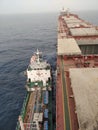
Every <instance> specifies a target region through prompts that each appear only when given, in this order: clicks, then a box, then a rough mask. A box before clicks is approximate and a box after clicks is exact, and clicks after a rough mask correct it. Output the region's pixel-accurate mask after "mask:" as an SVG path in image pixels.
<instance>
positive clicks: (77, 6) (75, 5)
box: [0, 0, 98, 14]
mask: <svg viewBox="0 0 98 130" xmlns="http://www.w3.org/2000/svg"><path fill="white" fill-rule="evenodd" d="M62 7H65V8H69V9H70V10H98V9H97V8H98V0H0V14H4V13H39V12H54V11H57V12H59V11H60V9H61V8H62Z"/></svg>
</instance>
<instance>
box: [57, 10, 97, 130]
mask: <svg viewBox="0 0 98 130" xmlns="http://www.w3.org/2000/svg"><path fill="white" fill-rule="evenodd" d="M56 130H98V27H97V26H94V25H92V24H90V23H89V22H87V21H85V20H83V19H81V18H79V17H78V15H76V14H72V13H70V12H69V11H68V10H67V11H64V10H63V11H62V12H61V14H60V16H59V18H58V40H57V80H56Z"/></svg>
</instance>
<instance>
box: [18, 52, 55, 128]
mask: <svg viewBox="0 0 98 130" xmlns="http://www.w3.org/2000/svg"><path fill="white" fill-rule="evenodd" d="M26 73H27V84H26V89H27V95H26V98H25V100H24V103H23V107H22V110H21V114H20V116H19V119H18V122H17V127H16V130H48V129H49V130H53V128H52V77H51V66H50V64H49V63H47V62H46V61H43V59H42V53H41V52H39V50H37V52H36V53H34V55H33V56H32V57H31V60H30V64H29V66H28V69H27V71H26Z"/></svg>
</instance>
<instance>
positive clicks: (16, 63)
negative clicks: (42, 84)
mask: <svg viewBox="0 0 98 130" xmlns="http://www.w3.org/2000/svg"><path fill="white" fill-rule="evenodd" d="M77 14H79V15H80V16H81V17H82V18H84V19H85V20H88V21H89V22H91V23H93V24H95V25H98V12H96V11H90V12H87V11H86V12H77ZM57 19H58V14H36V15H35V14H26V15H0V130H15V127H16V123H17V118H18V115H19V113H20V111H21V108H22V103H23V100H24V97H25V95H26V90H25V88H24V86H25V84H26V77H25V76H24V71H25V70H26V68H27V66H28V64H29V60H30V57H31V56H32V53H33V52H34V51H36V49H37V48H38V49H39V50H40V51H42V52H43V58H44V59H45V60H47V61H48V62H49V63H50V64H51V65H52V67H53V69H54V70H55V68H56V67H55V66H56V43H57Z"/></svg>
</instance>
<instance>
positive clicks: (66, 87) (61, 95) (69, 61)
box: [56, 56, 98, 130]
mask: <svg viewBox="0 0 98 130" xmlns="http://www.w3.org/2000/svg"><path fill="white" fill-rule="evenodd" d="M57 65H58V68H59V69H58V72H57V89H56V130H61V129H62V130H78V129H79V124H78V119H77V113H76V106H75V100H74V95H73V90H72V87H71V81H70V77H69V69H70V68H97V67H98V56H95V57H92V56H80V57H76V56H71V57H67V56H58V57H57ZM61 122H62V123H61Z"/></svg>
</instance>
